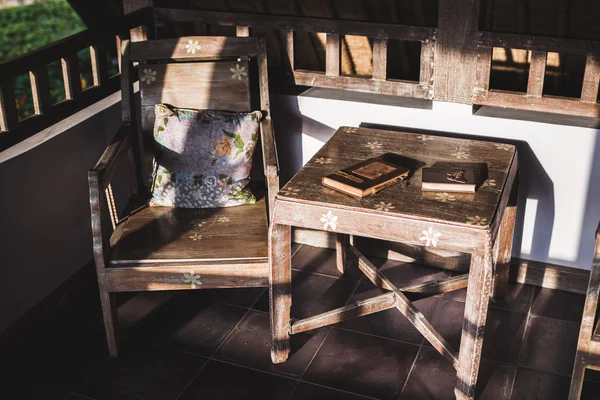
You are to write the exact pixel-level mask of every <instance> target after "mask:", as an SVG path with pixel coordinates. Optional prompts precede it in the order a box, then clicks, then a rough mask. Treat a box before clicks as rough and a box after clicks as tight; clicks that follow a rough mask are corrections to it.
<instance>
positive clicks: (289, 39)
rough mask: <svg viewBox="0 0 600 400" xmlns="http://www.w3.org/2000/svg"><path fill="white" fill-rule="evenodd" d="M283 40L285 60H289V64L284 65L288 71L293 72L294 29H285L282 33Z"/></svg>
mask: <svg viewBox="0 0 600 400" xmlns="http://www.w3.org/2000/svg"><path fill="white" fill-rule="evenodd" d="M281 36H282V40H283V53H284V54H283V57H282V58H283V60H284V61H285V60H287V65H284V67H285V68H286V71H289V73H292V71H294V69H295V64H294V31H283V32H282V33H281Z"/></svg>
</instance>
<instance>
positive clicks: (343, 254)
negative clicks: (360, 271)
mask: <svg viewBox="0 0 600 400" xmlns="http://www.w3.org/2000/svg"><path fill="white" fill-rule="evenodd" d="M349 244H350V236H348V235H344V234H342V233H338V234H337V235H336V240H335V265H336V266H337V269H338V271H340V272H341V273H342V274H343V273H344V271H345V270H346V263H347V262H348V246H349Z"/></svg>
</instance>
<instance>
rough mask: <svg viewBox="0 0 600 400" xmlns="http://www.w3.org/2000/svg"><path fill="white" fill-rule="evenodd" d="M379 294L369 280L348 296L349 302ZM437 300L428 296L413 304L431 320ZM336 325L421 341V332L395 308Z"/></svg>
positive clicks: (406, 339)
mask: <svg viewBox="0 0 600 400" xmlns="http://www.w3.org/2000/svg"><path fill="white" fill-rule="evenodd" d="M379 294H381V291H380V290H379V289H377V288H375V287H374V286H373V284H371V283H370V282H369V283H361V284H360V285H359V287H358V288H357V290H356V292H355V293H354V295H353V296H352V297H351V298H350V303H353V302H356V301H359V300H364V299H367V298H369V297H373V296H377V295H379ZM438 302H439V298H437V297H429V298H425V299H421V300H417V301H415V302H414V305H415V306H416V307H417V309H419V311H421V312H422V313H423V315H424V316H425V318H427V319H428V320H429V321H431V319H432V318H433V315H434V312H435V309H436V307H437V304H438ZM337 326H338V327H339V328H342V329H349V330H353V331H358V332H364V333H368V334H372V335H377V336H383V337H387V338H390V339H395V340H402V341H404V342H409V343H415V344H421V342H422V341H423V336H422V335H421V333H419V331H418V330H417V329H416V328H415V327H414V326H413V325H412V324H411V323H410V322H408V320H407V319H406V317H405V316H404V315H402V314H400V312H399V311H398V310H397V309H396V308H392V309H390V310H387V311H382V312H378V313H375V314H371V315H367V316H364V317H359V318H354V319H351V320H348V321H344V322H342V323H341V324H339V325H337Z"/></svg>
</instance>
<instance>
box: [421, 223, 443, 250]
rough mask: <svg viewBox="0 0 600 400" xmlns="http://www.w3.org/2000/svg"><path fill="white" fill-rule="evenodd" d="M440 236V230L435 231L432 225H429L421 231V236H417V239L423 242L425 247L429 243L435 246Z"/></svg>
mask: <svg viewBox="0 0 600 400" xmlns="http://www.w3.org/2000/svg"><path fill="white" fill-rule="evenodd" d="M441 237H442V233H441V232H436V231H435V230H434V229H433V228H432V227H429V229H426V230H424V231H422V232H421V237H419V240H420V241H422V242H425V246H426V247H429V245H431V246H433V247H437V244H438V241H439V240H440V238H441Z"/></svg>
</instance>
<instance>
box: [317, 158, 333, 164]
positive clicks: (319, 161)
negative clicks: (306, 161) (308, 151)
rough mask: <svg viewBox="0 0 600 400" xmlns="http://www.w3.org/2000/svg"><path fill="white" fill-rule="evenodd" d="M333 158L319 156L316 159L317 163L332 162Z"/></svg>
mask: <svg viewBox="0 0 600 400" xmlns="http://www.w3.org/2000/svg"><path fill="white" fill-rule="evenodd" d="M331 161H332V160H331V158H325V157H318V158H316V159H315V163H317V164H321V165H323V164H331Z"/></svg>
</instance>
